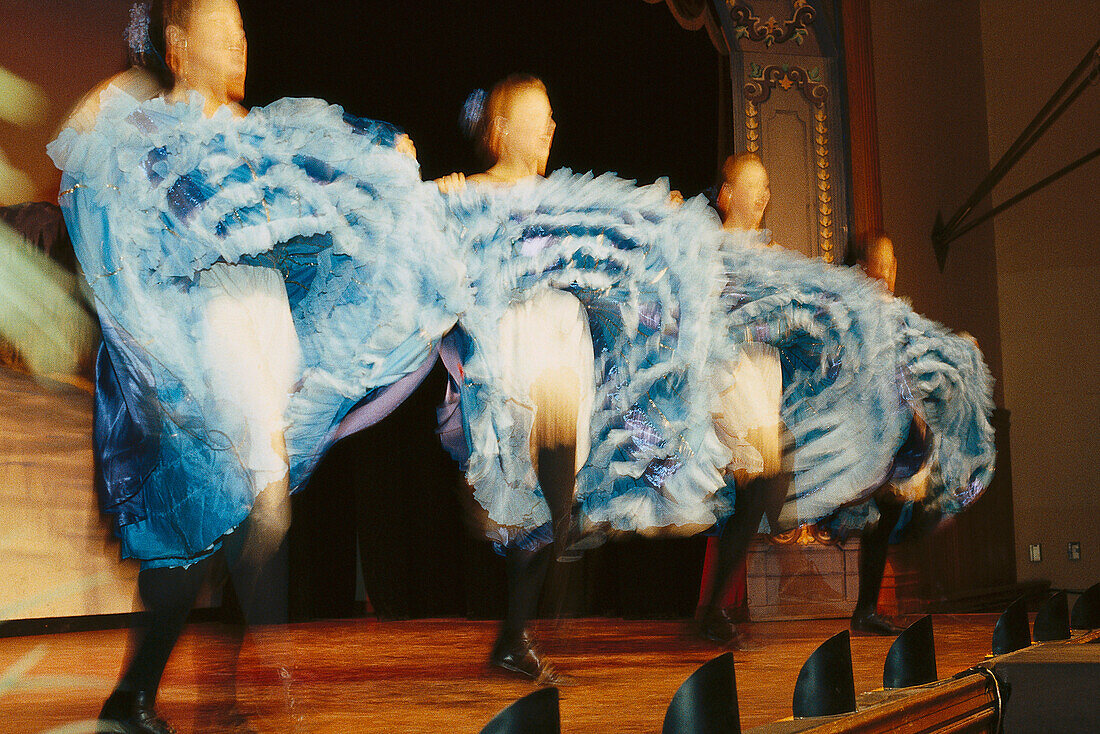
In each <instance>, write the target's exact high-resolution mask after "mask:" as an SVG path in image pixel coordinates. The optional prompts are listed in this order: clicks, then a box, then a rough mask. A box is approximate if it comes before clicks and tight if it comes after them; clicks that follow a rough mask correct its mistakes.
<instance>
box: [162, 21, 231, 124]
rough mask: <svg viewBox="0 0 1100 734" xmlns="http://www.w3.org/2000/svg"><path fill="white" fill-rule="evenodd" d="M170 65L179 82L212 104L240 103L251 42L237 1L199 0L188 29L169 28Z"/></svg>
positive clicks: (178, 83)
mask: <svg viewBox="0 0 1100 734" xmlns="http://www.w3.org/2000/svg"><path fill="white" fill-rule="evenodd" d="M166 35H167V40H168V52H169V65H170V66H171V67H172V72H173V73H174V74H175V76H176V83H177V85H179V86H182V87H184V88H186V89H195V90H198V91H199V92H202V93H203V94H204V95H206V96H207V97H208V98H209V99H210V101H212V102H240V101H241V100H242V99H243V98H244V78H245V71H246V68H247V64H248V42H247V41H246V39H245V36H244V24H243V23H242V21H241V11H240V9H239V8H238V7H237V3H236V0H196V2H195V4H194V7H193V9H192V11H191V16H190V18H188V21H187V27H186V28H179V27H177V26H169V27H168V29H167V34H166Z"/></svg>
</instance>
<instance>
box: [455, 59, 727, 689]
mask: <svg viewBox="0 0 1100 734" xmlns="http://www.w3.org/2000/svg"><path fill="white" fill-rule="evenodd" d="M475 106H476V107H477V108H478V110H477V111H476V112H475V113H474V115H473V118H474V120H475V123H474V127H475V129H476V131H477V137H478V138H479V139H480V141H481V144H482V147H483V149H484V150H485V151H486V152H487V153H488V157H489V160H490V162H491V163H492V166H491V167H490V168H489V170H488V171H486V172H485V173H483V174H478V175H476V176H470V177H469V178H464V177H463V176H461V175H459V174H454V175H452V176H450V177H447V178H445V179H442V180H441V181H440V182H439V183H440V188H441V189H443V190H444V191H445V192H447V195H446V203H447V208H448V212H449V215H450V217H451V218H452V221H453V222H454V225H455V230H456V238H457V244H458V246H459V248H460V250H461V252H462V253H463V255H464V256H465V258H466V263H467V270H468V273H469V276H470V279H471V282H472V285H473V287H474V289H475V290H476V293H477V296H476V299H475V302H474V304H473V306H472V307H471V308H470V309H469V310H467V311H466V312H465V313H464V314H463V315H462V317H461V319H460V326H461V327H462V328H461V332H460V333H459V334H456V336H455V337H454V339H455V341H454V343H453V346H454V348H455V352H457V356H459V357H460V358H461V369H460V370H459V369H453V370H452V374H455V375H457V376H458V381H459V383H460V384H459V385H458V391H457V392H458V394H460V395H461V418H462V431H461V434H460V436H459V437H458V438H459V441H457V442H456V443H457V445H456V446H454V447H452V448H453V449H454V450H453V452H452V453H455V454H456V455H458V456H459V457H460V458H462V459H464V463H465V465H466V468H467V479H468V481H469V483H470V485H471V486H472V488H473V491H474V494H473V497H474V499H475V500H476V503H477V511H478V515H479V520H480V522H481V524H482V526H483V527H484V528H485V531H486V533H487V534H488V536H489V537H490V538H491V539H493V540H494V541H495V542H496V543H497V544H498V546H499V547H500V549H501V550H502V552H503V553H504V555H505V557H506V562H507V563H506V565H507V569H508V576H509V595H508V610H507V615H506V618H505V620H504V623H503V625H502V627H501V632H500V635H499V638H498V640H497V643H496V645H495V646H494V649H493V652H492V654H491V656H490V660H491V662H492V663H493V664H495V665H497V666H500V667H503V668H505V669H508V670H511V671H514V672H517V673H520V674H523V675H526V676H529V677H531V678H534V679H538V680H542V681H546V680H547V679H553V678H554V677H556V674H554V673H552V670H551V669H549V668H548V667H547V665H546V664H545V662H544V661H543V660H542V659H541V658H540V657H539V656H538V654H537V653H536V652H535V650H534V647H533V645H532V644H531V641H530V639H529V637H528V635H527V631H526V625H527V621H528V619H529V618H530V617H531V615H532V614H533V613H534V609H535V605H536V603H537V601H538V594H539V591H540V588H541V585H542V578H543V576H544V575H545V573H546V564H547V562H548V560H549V557H550V555H549V549H548V548H545V547H544V546H547V545H549V544H550V543H554V544H555V547H556V553H557V555H559V556H560V555H561V554H562V553H563V552H564V551H565V550H566V546H569V545H570V544H571V543H572V542H573V541H574V540H576V538H577V537H578V536H579V535H583V534H584V533H585V532H586V531H588V530H591V529H592V528H594V527H599V528H601V529H603V530H606V531H609V532H610V531H629V532H632V531H635V530H638V529H639V528H643V529H647V530H652V531H657V530H658V529H659V530H661V531H675V532H681V533H685V534H690V533H693V532H696V531H697V530H698V529H700V528H704V527H709V526H710V525H713V524H714V523H715V522H716V520H717V519H718V518H720V517H723V516H724V515H725V514H727V513H728V510H729V503H728V501H727V500H726V498H724V497H720V496H719V495H718V494H717V493H716V490H717V489H719V488H720V487H721V486H722V483H721V480H720V476H719V474H718V472H717V471H716V469H715V467H716V466H719V465H722V466H724V465H725V464H726V463H727V458H726V454H727V453H728V452H726V450H725V449H724V447H723V446H722V445H721V444H720V443H719V442H718V441H717V439H716V438H715V436H714V431H713V428H712V426H711V422H710V405H709V402H708V394H707V392H706V390H704V389H702V385H701V384H700V383H699V380H698V379H697V378H696V377H695V370H696V366H697V365H701V364H703V363H704V362H705V358H706V345H707V339H708V335H709V320H710V318H709V314H710V309H711V305H710V301H708V297H709V295H710V291H711V290H712V289H713V287H714V285H715V282H716V278H715V277H714V273H712V272H710V271H709V270H708V267H709V265H708V264H710V265H714V262H713V258H710V257H705V256H702V257H701V256H700V249H701V248H702V247H705V246H707V245H706V244H705V243H704V242H703V241H701V240H700V239H699V237H697V236H695V235H696V234H698V233H699V232H705V231H706V229H705V228H704V227H703V226H702V224H703V223H704V222H705V221H706V217H705V215H704V214H703V212H702V209H703V205H702V203H701V202H694V203H691V204H688V205H685V206H683V207H680V208H675V207H673V206H671V205H670V203H669V191H668V188H667V187H666V186H653V187H643V188H638V187H636V186H634V185H633V184H631V183H628V182H625V181H622V180H619V179H616V178H615V177H613V176H603V177H600V178H596V179H593V178H592V177H591V176H575V175H573V174H571V173H569V172H568V171H559V172H557V173H554V174H552V175H551V176H549V177H548V178H544V177H543V176H542V174H543V173H544V171H545V166H546V160H547V156H548V154H549V146H550V142H551V140H552V136H553V130H554V127H553V118H552V115H551V110H550V104H549V101H548V99H547V95H546V90H545V87H544V86H543V84H542V82H540V81H539V80H537V79H535V78H533V77H528V76H523V75H516V76H513V77H509V78H507V79H505V80H503V81H502V82H500V83H499V84H497V85H496V87H494V89H493V90H492V92H491V93H490V94H489V95H488V97H487V98H486V99H485V100H483V102H482V103H481V104H478V105H475ZM467 182H468V183H469V184H471V185H466V184H467ZM712 231H713V228H712ZM700 263H702V264H700ZM574 506H575V507H576V508H577V512H576V514H575V517H576V518H577V524H576V525H573V524H572V521H571V511H572V510H573V508H574ZM574 550H575V546H574Z"/></svg>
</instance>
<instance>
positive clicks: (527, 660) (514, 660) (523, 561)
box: [489, 547, 553, 682]
mask: <svg viewBox="0 0 1100 734" xmlns="http://www.w3.org/2000/svg"><path fill="white" fill-rule="evenodd" d="M552 555H553V551H552V549H551V548H549V547H545V548H539V549H538V550H534V551H528V550H523V549H522V548H509V549H508V550H507V551H506V552H505V555H504V564H505V572H506V574H507V577H508V607H507V609H506V611H505V616H504V621H503V622H502V623H501V626H500V634H499V635H498V637H497V641H496V644H495V645H493V651H492V654H491V656H490V658H489V660H490V662H491V663H492V664H493V665H496V666H498V667H501V668H504V669H505V670H509V671H512V672H514V673H519V674H521V675H524V676H527V677H528V678H531V679H533V680H537V681H540V682H551V681H550V680H548V678H550V677H552V676H553V672H552V671H551V670H549V669H548V668H547V666H546V664H545V662H544V661H542V660H541V659H540V658H539V657H538V654H537V653H536V652H535V650H534V648H533V647H532V645H531V641H530V639H529V638H528V636H527V624H528V622H530V620H531V618H532V617H534V616H535V611H536V609H537V608H538V603H539V593H540V592H541V591H542V584H543V581H544V580H545V579H546V571H547V569H548V568H549V567H550V560H551V558H552Z"/></svg>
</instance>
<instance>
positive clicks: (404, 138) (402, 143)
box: [394, 134, 416, 161]
mask: <svg viewBox="0 0 1100 734" xmlns="http://www.w3.org/2000/svg"><path fill="white" fill-rule="evenodd" d="M394 147H395V148H397V152H398V153H404V154H405V155H407V156H408V157H409V158H412V159H413V160H414V161H415V160H416V146H415V145H413V141H412V138H410V137H409V136H408V135H405V134H402V135H400V136H398V138H397V140H396V141H395V142H394Z"/></svg>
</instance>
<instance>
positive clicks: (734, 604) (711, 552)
mask: <svg viewBox="0 0 1100 734" xmlns="http://www.w3.org/2000/svg"><path fill="white" fill-rule="evenodd" d="M717 555H718V538H716V537H714V536H711V537H709V538H707V554H706V556H705V557H704V558H703V580H702V582H700V584H699V606H702V605H703V604H705V603H706V600H707V596H708V595H709V594H710V587H711V580H710V577H711V574H712V573H714V564H715V563H716V561H717V558H716V556H717ZM747 560H748V559H747V558H742V559H741V563H739V564H737V568H735V569H734V571H733V575H732V577H731V578H730V584H729V588H727V589H726V593H725V594H724V595H723V596H722V599H721V601H720V606H721V607H722V608H723V609H737V608H740V607H743V606H745V605H746V604H747V603H748V573H747V570H746V568H747V565H746V562H747Z"/></svg>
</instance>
